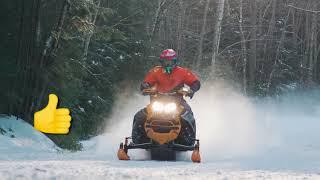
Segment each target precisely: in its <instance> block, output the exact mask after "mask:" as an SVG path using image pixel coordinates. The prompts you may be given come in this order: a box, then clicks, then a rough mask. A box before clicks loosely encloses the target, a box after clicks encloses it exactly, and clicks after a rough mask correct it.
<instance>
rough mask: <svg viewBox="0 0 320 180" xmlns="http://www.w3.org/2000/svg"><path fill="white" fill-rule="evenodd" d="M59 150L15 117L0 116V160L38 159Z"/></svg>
mask: <svg viewBox="0 0 320 180" xmlns="http://www.w3.org/2000/svg"><path fill="white" fill-rule="evenodd" d="M58 151H59V148H58V147H57V146H56V145H55V144H54V143H53V142H52V141H51V140H50V139H49V138H48V137H46V136H45V135H44V134H42V133H41V132H39V131H37V130H35V129H34V128H33V127H32V126H31V125H30V124H28V123H26V122H25V121H23V120H21V119H17V118H16V117H13V116H11V117H8V116H4V115H1V116H0V160H3V159H16V158H19V157H20V158H30V159H34V158H37V157H40V156H41V155H42V154H47V153H57V152H58Z"/></svg>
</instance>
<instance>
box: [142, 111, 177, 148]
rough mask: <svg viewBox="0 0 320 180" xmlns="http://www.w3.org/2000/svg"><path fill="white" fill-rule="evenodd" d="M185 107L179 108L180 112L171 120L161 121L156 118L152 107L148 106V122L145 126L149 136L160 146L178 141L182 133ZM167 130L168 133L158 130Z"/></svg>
mask: <svg viewBox="0 0 320 180" xmlns="http://www.w3.org/2000/svg"><path fill="white" fill-rule="evenodd" d="M182 111H183V107H182V106H179V107H178V111H177V113H176V115H175V116H173V117H172V119H171V120H161V119H158V118H154V116H156V115H155V114H154V113H153V112H152V109H151V105H148V106H147V120H146V122H145V124H144V128H145V132H146V134H147V136H148V137H149V138H150V139H152V140H154V141H156V142H157V143H159V144H165V143H168V142H170V141H173V140H175V139H177V137H178V135H179V133H180V131H181V122H180V121H181V119H180V114H181V112H182ZM159 128H162V129H166V132H157V129H159Z"/></svg>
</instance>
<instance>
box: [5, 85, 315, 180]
mask: <svg viewBox="0 0 320 180" xmlns="http://www.w3.org/2000/svg"><path fill="white" fill-rule="evenodd" d="M129 94H130V93H129ZM116 102H117V103H116V104H115V106H114V109H113V113H112V115H111V117H109V118H108V122H109V123H108V124H107V127H108V128H106V132H105V134H102V135H100V136H97V137H94V138H92V139H90V140H88V141H83V142H82V144H83V146H84V149H83V151H80V152H75V153H71V152H68V151H65V150H61V149H59V148H58V147H56V146H55V145H54V144H53V142H52V141H51V140H49V139H48V138H47V137H46V136H45V135H43V134H42V133H40V132H38V131H36V130H35V129H34V128H33V127H32V126H31V125H29V124H27V123H25V122H24V121H22V120H19V119H18V120H16V118H14V117H4V116H2V117H0V127H1V128H2V129H4V130H5V131H6V133H4V134H3V135H1V134H0V177H1V178H0V179H110V180H113V179H151V178H152V179H320V141H319V139H320V133H319V127H320V119H319V117H320V92H319V91H312V92H307V93H302V94H287V95H285V96H281V97H278V98H272V99H271V98H265V99H249V98H247V97H244V96H242V95H241V94H239V93H237V92H236V91H235V90H233V89H232V88H230V89H229V88H228V87H225V86H224V85H221V84H220V85H215V86H212V85H210V86H209V85H204V86H203V88H202V90H201V91H200V92H199V93H198V94H196V95H195V97H194V99H192V101H190V102H189V103H190V104H191V107H192V108H193V111H194V114H195V116H196V119H197V125H198V126H197V128H198V137H199V138H200V142H201V146H200V150H201V154H202V159H203V162H202V163H200V164H194V163H192V162H191V161H190V153H182V154H179V155H178V161H177V162H159V161H150V160H149V158H150V157H149V154H148V153H147V152H146V151H144V150H132V151H129V155H130V156H131V158H132V159H133V160H131V161H119V160H117V157H116V152H117V149H118V145H119V142H120V141H122V140H123V138H124V137H125V136H128V135H130V131H131V123H132V116H133V114H134V113H135V112H136V111H137V110H138V109H140V108H142V107H143V106H144V105H145V104H146V103H147V102H148V97H142V96H140V95H138V94H133V95H130V96H128V92H122V93H121V94H119V97H118V99H117V100H116ZM9 129H11V130H12V131H10V130H9ZM0 131H1V130H0ZM11 135H14V137H13V138H12V137H11Z"/></svg>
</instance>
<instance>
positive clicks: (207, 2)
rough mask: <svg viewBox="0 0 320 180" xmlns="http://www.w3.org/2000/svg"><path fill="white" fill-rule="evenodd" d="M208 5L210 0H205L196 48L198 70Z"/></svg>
mask: <svg viewBox="0 0 320 180" xmlns="http://www.w3.org/2000/svg"><path fill="white" fill-rule="evenodd" d="M209 5H210V0H206V4H205V7H204V14H203V22H202V28H201V32H200V39H199V46H198V58H197V61H196V64H197V69H199V67H200V65H201V60H202V51H203V40H204V35H205V33H206V26H207V15H208V10H209Z"/></svg>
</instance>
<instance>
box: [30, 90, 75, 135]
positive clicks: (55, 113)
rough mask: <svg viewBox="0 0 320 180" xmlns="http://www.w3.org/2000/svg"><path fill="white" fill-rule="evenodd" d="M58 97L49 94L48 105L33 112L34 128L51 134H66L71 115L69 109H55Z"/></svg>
mask: <svg viewBox="0 0 320 180" xmlns="http://www.w3.org/2000/svg"><path fill="white" fill-rule="evenodd" d="M57 104H58V97H57V96H56V95H55V94H50V95H49V102H48V105H47V106H46V107H45V108H44V109H42V110H41V111H38V112H36V113H34V128H35V129H37V130H39V131H41V132H44V133H51V134H67V133H68V132H69V127H70V125H71V124H70V121H71V116H70V115H69V114H70V111H69V109H67V108H60V109H57Z"/></svg>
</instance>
